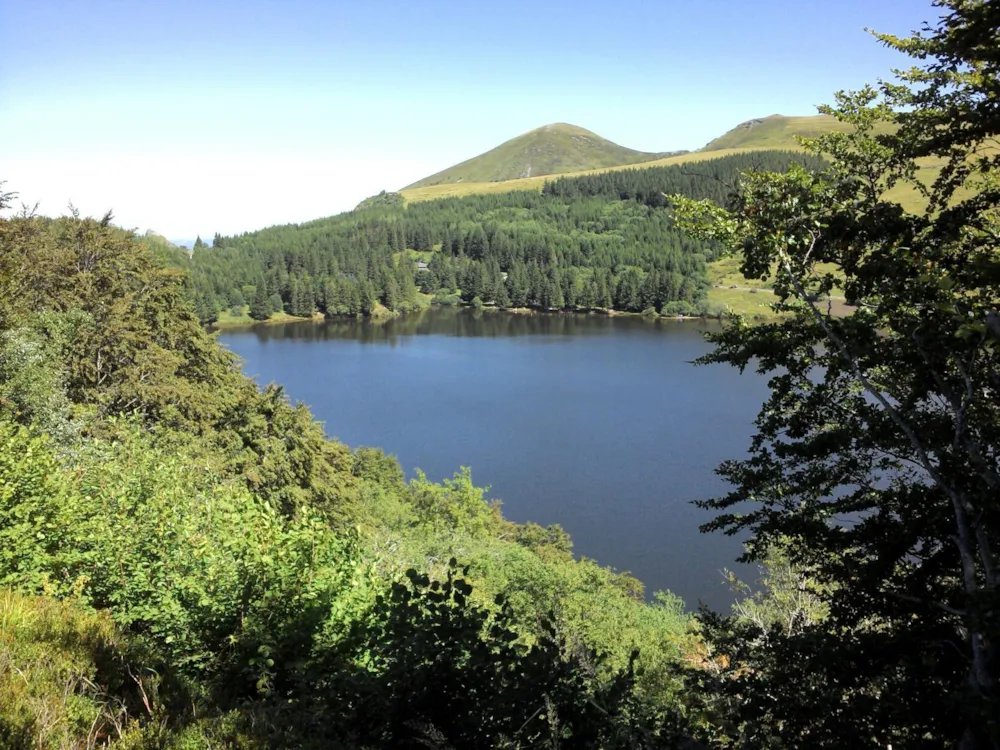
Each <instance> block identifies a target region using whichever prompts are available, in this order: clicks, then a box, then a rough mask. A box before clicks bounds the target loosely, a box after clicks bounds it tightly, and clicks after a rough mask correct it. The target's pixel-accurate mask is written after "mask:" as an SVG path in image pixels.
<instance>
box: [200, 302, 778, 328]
mask: <svg viewBox="0 0 1000 750" xmlns="http://www.w3.org/2000/svg"><path fill="white" fill-rule="evenodd" d="M435 307H439V308H442V309H444V308H449V307H451V308H452V309H459V310H469V311H474V308H473V307H472V306H471V305H457V306H452V305H431V306H429V307H424V308H420V309H419V310H411V311H410V312H405V313H395V314H393V315H377V316H363V315H335V316H333V317H327V316H326V315H323V314H322V313H316V314H315V315H313V316H312V317H309V318H297V317H295V316H293V315H288V314H285V315H283V316H282V317H280V318H268V319H267V320H246V321H244V320H227V321H224V322H221V323H220V322H218V321H216V322H215V323H210V324H209V325H207V326H206V328H207V329H208V330H210V331H224V330H233V329H239V328H253V327H255V326H273V325H281V324H284V323H325V322H327V321H347V320H352V319H353V320H365V321H369V322H371V323H373V324H378V323H386V322H388V321H391V320H396V319H398V318H405V317H406V316H407V315H409V314H411V313H414V312H416V313H420V312H423V311H424V310H428V309H432V308H435ZM478 312H480V313H487V314H505V315H574V316H584V317H585V316H603V317H606V318H616V317H627V318H642V319H644V320H648V321H650V322H651V323H657V322H664V321H667V322H672V323H685V322H688V321H711V320H714V321H720V322H721V321H724V320H725V319H726V317H727V316H715V315H711V316H707V315H646V314H644V313H641V312H628V311H624V310H608V309H599V310H536V309H534V308H530V307H510V308H501V307H483V308H482V309H480V310H479V311H478ZM777 318H778V316H776V315H770V316H761V317H759V318H754V319H759V320H776V319H777Z"/></svg>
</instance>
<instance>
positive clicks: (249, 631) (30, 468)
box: [0, 216, 695, 747]
mask: <svg viewBox="0 0 1000 750" xmlns="http://www.w3.org/2000/svg"><path fill="white" fill-rule="evenodd" d="M184 283H185V282H184V278H183V277H182V276H180V275H178V274H177V273H176V272H175V271H172V270H170V269H167V268H164V267H162V266H161V265H159V264H158V263H157V262H156V260H155V259H154V258H153V256H152V255H151V253H150V251H149V250H148V248H147V247H146V246H145V244H144V243H142V242H141V241H139V240H138V239H137V238H135V237H133V236H131V235H129V234H127V233H125V232H122V231H120V230H118V229H116V228H114V227H112V226H110V224H109V222H108V221H103V222H99V221H94V220H90V219H79V218H72V217H71V218H63V219H56V220H50V219H43V218H38V217H30V216H29V217H18V218H13V219H9V220H0V287H2V289H0V291H2V298H3V299H4V300H5V303H4V305H3V309H2V316H0V321H2V323H0V325H2V330H0V374H2V379H0V590H2V592H3V593H2V594H0V596H2V599H0V601H2V602H3V607H4V609H3V618H4V620H3V631H2V637H0V727H2V728H3V735H4V738H5V742H6V743H7V745H6V746H12V747H37V746H39V745H41V746H43V747H44V746H48V747H87V746H93V745H94V744H109V743H111V744H116V745H120V746H122V747H164V746H167V747H171V746H177V747H199V746H208V745H211V744H224V745H233V746H246V747H290V746H315V747H337V746H343V747H364V746H386V745H392V746H401V747H407V746H426V744H427V743H431V744H432V746H433V745H434V744H435V743H436V744H437V745H439V746H456V745H457V746H462V745H465V746H468V745H476V746H487V745H495V746H504V745H506V746H510V747H517V746H534V745H537V744H539V743H544V742H550V743H551V742H558V743H561V744H563V745H568V746H591V745H594V744H596V745H600V746H605V747H616V746H617V747H626V746H629V747H632V746H636V745H637V744H638V745H645V746H659V745H663V744H664V743H666V744H670V743H672V742H673V738H674V737H675V736H677V733H678V731H679V726H680V724H679V719H678V717H679V716H680V713H679V711H680V706H679V702H678V699H677V696H678V693H679V690H680V678H679V667H680V665H681V664H682V663H683V662H684V660H685V658H686V657H688V656H689V655H691V654H693V653H694V651H695V645H694V644H695V640H694V637H693V635H692V633H691V631H690V627H689V622H688V620H687V617H686V616H685V615H684V614H683V608H682V606H680V604H679V603H678V602H676V601H674V600H672V599H671V598H670V597H664V598H661V599H660V600H659V601H658V602H657V603H656V604H647V603H645V602H644V601H643V599H642V590H641V586H640V585H639V584H638V582H637V581H635V580H634V579H631V578H630V577H628V576H625V575H621V574H617V573H614V572H612V571H609V570H606V569H603V568H600V567H599V566H597V565H596V564H594V563H592V562H587V561H576V560H574V559H573V556H572V554H571V551H570V544H569V541H568V538H567V537H566V535H565V534H564V533H563V532H562V531H561V530H559V529H558V528H556V527H553V528H549V529H543V528H540V527H537V526H534V525H528V526H518V525H516V524H513V523H510V522H508V521H506V520H505V519H504V518H503V517H502V515H501V514H500V512H499V509H498V507H496V506H493V505H490V504H489V503H488V502H487V501H486V498H485V497H484V491H483V490H482V489H481V488H477V487H476V486H475V485H474V484H473V483H472V479H471V475H470V474H469V472H468V471H467V470H463V471H461V472H459V473H458V474H456V476H455V478H454V479H452V480H449V481H447V482H444V483H442V484H436V483H432V482H429V481H427V480H426V479H425V478H423V477H422V476H420V477H418V478H417V479H415V480H413V481H410V482H407V481H405V479H404V477H403V474H402V471H401V470H400V468H399V465H398V464H397V463H396V461H395V459H393V458H391V457H387V456H385V455H383V454H382V453H381V452H379V451H377V450H372V449H358V450H356V451H351V450H350V449H348V448H347V447H346V446H343V445H341V444H339V443H336V442H334V441H330V440H328V439H327V438H326V437H325V435H324V434H323V431H322V429H321V428H320V427H319V426H318V425H317V424H316V423H315V422H314V421H313V420H312V417H311V416H310V415H309V413H308V411H307V410H306V409H305V408H304V407H302V406H298V407H293V406H291V405H290V404H289V403H288V402H287V400H286V399H285V398H284V396H283V394H282V393H281V391H280V389H278V388H273V387H271V388H267V389H264V390H263V391H259V390H258V389H257V388H256V387H255V386H254V384H253V383H252V382H251V381H249V380H248V379H246V378H245V377H244V376H243V375H242V374H241V373H240V372H239V369H238V367H237V364H236V363H235V362H234V360H233V358H232V356H231V355H229V354H228V353H227V352H225V350H223V349H221V347H219V346H218V345H217V344H216V343H215V342H214V341H213V340H212V338H211V336H210V335H209V334H207V333H205V332H204V331H203V329H202V328H201V327H200V326H199V324H198V321H197V318H196V317H195V315H194V313H193V311H192V309H191V308H190V306H189V305H188V303H187V302H186V301H185V300H186V294H185V290H184ZM449 560H450V561H451V562H449ZM459 561H461V562H460V563H459ZM595 613H601V616H600V617H599V618H595V616H594V614H595Z"/></svg>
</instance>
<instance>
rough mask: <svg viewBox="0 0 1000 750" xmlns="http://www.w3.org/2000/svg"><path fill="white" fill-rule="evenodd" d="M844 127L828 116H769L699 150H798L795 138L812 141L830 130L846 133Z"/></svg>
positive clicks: (727, 134) (734, 129)
mask: <svg viewBox="0 0 1000 750" xmlns="http://www.w3.org/2000/svg"><path fill="white" fill-rule="evenodd" d="M847 129H848V126H847V125H845V124H844V123H842V122H839V121H838V120H837V119H836V118H834V117H833V116H831V115H812V116H811V117H786V116H785V115H770V116H769V117H758V118H755V119H753V120H747V121H746V122H742V123H740V124H739V125H737V126H736V127H735V128H733V129H732V130H730V131H729V132H727V133H725V134H723V135H721V136H719V137H718V138H716V139H715V140H713V141H710V142H709V143H708V145H707V146H705V147H704V148H703V149H701V150H702V151H720V150H722V149H729V148H777V149H786V148H798V147H799V142H798V141H797V140H796V136H805V137H807V138H813V137H815V136H818V135H822V134H823V133H830V132H833V131H838V130H839V131H842V132H846V131H847Z"/></svg>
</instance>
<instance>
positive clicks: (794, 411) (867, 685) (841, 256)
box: [674, 0, 1000, 748]
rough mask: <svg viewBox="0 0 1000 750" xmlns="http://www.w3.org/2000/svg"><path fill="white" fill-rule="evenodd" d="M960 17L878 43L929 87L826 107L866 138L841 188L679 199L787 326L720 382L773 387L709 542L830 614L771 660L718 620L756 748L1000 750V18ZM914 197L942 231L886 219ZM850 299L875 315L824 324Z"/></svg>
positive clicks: (688, 218)
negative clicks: (779, 576)
mask: <svg viewBox="0 0 1000 750" xmlns="http://www.w3.org/2000/svg"><path fill="white" fill-rule="evenodd" d="M939 5H940V7H941V8H943V10H944V16H943V19H942V20H941V22H940V23H939V24H938V25H936V26H934V27H928V28H926V29H925V30H924V31H923V32H922V33H920V34H918V35H916V36H914V37H912V38H909V39H900V38H896V37H893V36H888V35H878V38H879V39H880V40H881V41H882V42H883V43H885V44H886V45H888V46H890V47H892V48H894V49H897V50H900V51H902V52H905V53H907V54H909V55H911V56H912V57H914V58H915V59H916V60H917V61H918V65H917V66H916V67H914V68H912V69H909V70H905V71H902V72H901V73H900V74H899V81H898V82H894V83H885V84H882V85H880V86H878V87H869V88H865V89H863V90H861V91H857V92H849V93H841V94H839V95H838V96H837V101H836V104H835V106H832V107H825V108H823V111H824V112H827V113H829V114H832V115H834V116H836V117H837V118H838V119H840V120H841V121H843V122H845V123H848V124H850V125H851V126H853V127H852V128H851V129H850V130H849V132H845V133H832V134H829V135H825V136H822V137H819V138H815V139H811V140H807V141H806V147H807V148H808V149H809V150H810V151H812V152H813V153H815V154H817V155H823V156H825V157H826V158H827V159H829V162H830V164H829V167H828V168H826V169H825V170H822V171H819V172H812V173H810V172H807V171H805V170H802V169H797V168H792V169H791V170H789V171H788V172H787V173H783V174H778V173H757V174H747V175H745V176H744V179H743V181H742V184H741V188H740V190H739V191H738V192H737V194H736V195H735V196H734V201H733V204H732V206H731V207H730V209H728V210H726V209H722V208H719V207H718V206H717V205H715V204H707V203H696V202H692V201H689V200H686V199H684V198H683V197H678V198H676V199H675V200H674V205H675V209H674V213H675V215H676V216H678V218H679V219H680V220H681V221H683V222H684V223H685V224H686V225H687V226H688V227H689V228H690V229H691V230H692V231H693V232H694V233H695V234H696V235H697V236H700V237H703V238H705V239H712V240H717V241H719V242H721V243H723V245H724V246H726V247H727V248H728V249H729V250H730V252H738V253H742V272H743V273H744V274H745V275H746V276H747V277H748V278H751V279H762V278H766V277H768V276H769V275H773V278H774V290H775V293H776V295H777V304H776V308H777V309H778V310H780V311H783V312H785V313H787V314H788V317H787V318H786V319H784V320H781V321H778V322H773V323H769V324H766V325H759V326H754V327H750V326H747V325H745V324H744V323H741V322H736V323H735V324H734V325H732V326H730V327H728V328H727V329H726V330H725V331H724V332H722V333H720V334H718V335H716V336H714V337H713V339H714V341H715V343H716V345H717V346H716V350H715V351H714V352H713V353H712V354H710V355H709V356H708V357H706V358H705V360H704V361H705V362H713V363H714V362H723V363H729V364H732V365H735V366H737V367H739V368H741V369H743V368H748V367H749V368H756V369H757V370H758V371H759V372H761V373H765V374H767V375H768V376H769V377H770V378H771V380H770V389H771V393H770V398H769V399H768V401H767V402H766V404H765V405H764V407H763V409H762V411H761V413H760V416H759V417H758V420H757V423H756V424H757V434H756V436H755V437H754V439H753V443H752V445H751V449H750V456H749V457H748V458H747V459H744V460H734V461H731V462H728V463H727V464H725V465H724V466H723V467H722V468H721V474H722V476H723V477H725V478H726V479H727V480H729V481H730V482H731V483H732V485H733V487H734V489H733V491H732V492H731V493H729V494H728V495H726V496H724V497H722V498H719V499H716V500H712V501H709V502H706V503H704V505H705V507H707V508H711V509H715V510H718V511H722V513H721V515H719V516H718V517H717V518H716V519H715V520H714V521H712V522H711V523H710V524H708V528H709V529H721V530H725V531H727V532H730V533H732V532H743V533H748V534H749V535H750V542H749V547H748V552H747V559H749V560H761V559H763V558H764V557H765V556H766V555H767V554H769V552H770V551H772V550H775V549H778V550H781V551H782V553H783V554H787V555H789V556H790V559H791V560H792V561H793V563H794V564H795V565H797V566H799V567H800V569H801V570H802V571H804V572H805V573H806V574H807V575H808V577H809V578H810V579H812V580H814V581H816V582H817V584H818V585H819V586H820V590H821V591H822V594H821V599H822V600H823V602H824V604H825V606H826V607H828V612H827V614H826V616H825V617H823V618H821V619H819V620H818V621H811V622H804V623H802V624H801V627H796V628H793V629H792V630H791V632H784V633H778V632H771V633H770V634H768V635H767V637H762V636H761V635H760V634H758V635H754V634H753V632H752V631H753V630H754V629H755V628H754V627H753V626H748V625H746V624H745V623H744V624H739V623H738V622H737V623H735V624H734V623H733V622H729V623H726V622H723V621H719V620H717V619H710V620H709V625H710V628H711V629H712V630H713V631H714V632H715V633H716V635H717V642H718V644H719V648H720V649H721V651H722V653H724V654H726V657H727V659H729V662H728V664H729V667H728V672H729V677H730V679H727V680H722V681H721V682H720V683H719V685H718V686H717V687H718V689H719V691H720V693H721V694H722V695H725V696H727V700H730V701H732V702H731V703H729V704H728V705H730V706H732V707H734V715H735V726H737V727H738V731H737V734H740V735H743V737H744V741H745V742H748V743H749V744H750V745H752V746H756V747H773V746H777V745H779V744H780V746H787V747H797V746H804V745H809V746H810V747H844V746H852V747H860V746H868V745H872V746H881V747H884V746H887V745H890V744H891V745H893V746H903V747H909V746H959V747H963V748H987V747H989V748H996V747H1000V692H998V691H1000V686H998V677H1000V652H998V639H1000V591H998V583H1000V578H998V576H1000V570H998V567H997V566H998V559H997V551H996V550H997V545H998V544H1000V505H998V497H1000V495H998V492H997V491H998V489H1000V464H998V462H1000V455H998V453H997V450H998V446H1000V402H998V400H997V393H998V386H1000V382H998V380H997V373H998V372H1000V359H998V355H1000V349H998V346H1000V336H998V334H1000V330H998V326H997V324H996V322H995V321H997V319H998V318H997V315H998V313H997V310H998V305H1000V256H998V255H997V243H998V240H1000V204H998V200H1000V190H998V187H1000V181H998V175H997V167H998V165H1000V161H998V155H997V151H996V148H995V142H996V141H995V139H996V137H997V136H998V134H1000V110H998V109H997V106H996V102H997V93H998V91H1000V78H998V72H1000V71H998V58H997V55H996V50H997V49H998V47H997V39H998V38H997V29H998V28H1000V6H998V4H997V3H995V2H981V1H979V0H948V1H947V2H941V3H939ZM879 123H889V124H890V125H891V126H892V127H888V128H876V126H877V125H878V124H879ZM879 132H881V134H878V133H879ZM928 157H933V158H937V159H940V160H942V162H943V164H942V169H941V172H940V176H939V177H937V178H936V179H935V180H934V182H933V183H932V184H929V185H925V184H922V183H920V182H918V181H917V180H916V177H915V175H916V173H917V166H918V160H920V159H925V158H928ZM897 184H910V185H912V186H913V188H914V189H916V190H919V191H921V193H922V194H923V195H924V196H925V198H926V203H927V209H926V210H925V211H923V212H921V213H919V214H911V213H905V212H904V211H903V210H902V209H901V208H900V207H899V206H898V205H896V204H894V203H892V202H891V201H889V200H887V199H886V197H885V194H886V192H887V191H888V190H889V189H890V188H892V187H894V186H895V185H897ZM835 284H836V285H838V286H840V287H841V288H842V289H843V290H844V294H845V296H846V298H847V300H848V302H850V303H851V304H853V305H855V306H856V311H855V312H854V314H852V315H850V316H848V317H836V316H834V315H832V314H831V311H830V308H829V306H828V305H826V304H824V303H821V302H818V301H816V300H817V299H818V298H819V297H820V295H823V294H827V293H829V292H830V290H831V289H832V288H833V286H834V285H835ZM733 628H735V635H734V630H733ZM756 630H758V631H759V630H760V628H759V626H758V627H757V628H756Z"/></svg>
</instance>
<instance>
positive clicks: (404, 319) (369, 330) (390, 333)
mask: <svg viewBox="0 0 1000 750" xmlns="http://www.w3.org/2000/svg"><path fill="white" fill-rule="evenodd" d="M678 325H683V326H685V327H687V328H689V329H693V330H697V331H699V332H701V331H705V330H715V329H717V328H718V324H717V323H713V322H706V321H701V320H685V321H680V322H678V321H673V320H647V319H643V318H639V317H636V316H623V315H616V316H607V315H597V314H593V315H577V314H565V315H558V314H532V313H526V314H517V313H506V312H500V311H492V310H484V311H474V310H468V309H455V308H431V309H428V310H421V311H419V312H415V313H411V314H409V315H403V316H400V317H398V318H389V319H386V320H371V319H368V318H334V319H332V320H324V321H316V322H301V321H300V322H293V323H276V324H262V325H257V326H251V327H246V328H235V329H228V330H226V332H225V333H226V336H227V337H228V336H236V335H240V334H252V335H254V336H255V337H256V338H257V339H259V340H260V341H276V340H295V341H331V340H334V339H349V340H351V341H359V342H361V343H366V344H368V343H380V344H381V343H388V344H393V343H396V342H398V340H399V338H400V337H404V336H420V335H441V336H468V337H477V338H481V337H490V338H511V337H516V336H581V335H586V336H595V335H602V334H605V335H606V334H611V333H613V332H615V331H622V330H626V329H652V330H658V329H663V328H673V327H676V326H678Z"/></svg>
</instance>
